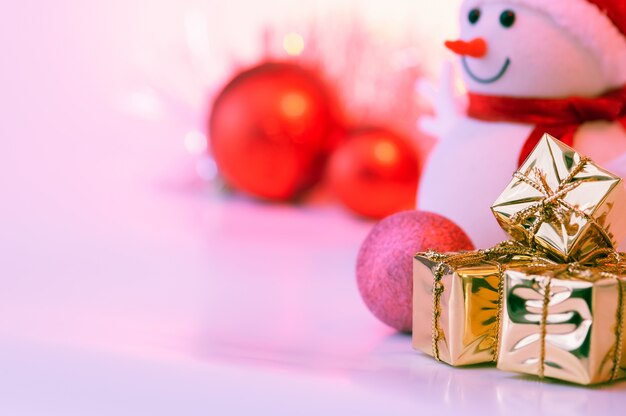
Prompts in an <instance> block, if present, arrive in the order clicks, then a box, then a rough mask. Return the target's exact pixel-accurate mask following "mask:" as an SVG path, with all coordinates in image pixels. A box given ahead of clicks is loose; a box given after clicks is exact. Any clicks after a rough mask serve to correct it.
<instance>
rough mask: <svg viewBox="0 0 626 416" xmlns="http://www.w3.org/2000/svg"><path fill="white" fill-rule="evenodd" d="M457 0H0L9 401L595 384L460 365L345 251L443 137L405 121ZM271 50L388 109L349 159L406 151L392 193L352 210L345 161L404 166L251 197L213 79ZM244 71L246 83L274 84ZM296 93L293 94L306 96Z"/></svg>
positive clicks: (206, 398) (87, 405) (192, 406)
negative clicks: (386, 314)
mask: <svg viewBox="0 0 626 416" xmlns="http://www.w3.org/2000/svg"><path fill="white" fill-rule="evenodd" d="M458 5H459V1H457V0H449V1H445V2H433V1H429V0H391V1H390V0H370V1H365V0H332V1H331V0H328V1H326V0H317V1H313V0H307V1H297V2H295V1H286V0H272V1H257V2H253V1H247V0H230V1H228V2H217V1H213V0H206V1H199V0H198V1H193V0H179V1H166V0H159V1H154V0H152V1H147V0H130V1H128V0H124V1H121V0H111V1H107V2H95V1H77V0H57V1H48V2H41V1H33V0H25V1H20V2H12V3H10V4H9V3H7V4H5V5H4V7H3V8H2V9H3V11H2V13H1V14H0V51H1V54H2V59H1V60H0V62H2V66H1V70H0V85H1V87H2V92H1V94H0V109H1V111H2V122H0V173H1V174H0V195H1V204H0V207H1V208H0V213H1V214H2V215H1V218H2V222H1V233H0V236H1V237H0V245H1V247H0V248H1V251H0V253H1V255H0V368H2V374H3V376H2V377H1V381H0V387H1V388H0V410H1V412H0V413H3V414H11V415H21V414H29V415H30V414H42V415H57V414H58V415H73V414H81V415H83V414H92V415H95V414H116V415H121V414H132V415H137V414H150V415H156V414H207V412H210V411H218V413H217V414H234V413H244V412H251V411H254V412H261V413H263V412H266V413H271V414H280V413H287V414H293V413H295V412H298V414H309V413H310V414H319V413H320V412H333V413H340V412H359V413H360V414H368V413H372V414H374V413H376V414H379V413H380V412H382V411H390V412H399V411H407V412H408V411H411V412H413V411H415V410H429V409H430V410H435V409H437V410H438V411H441V409H442V407H441V406H442V405H443V406H444V407H445V409H447V410H448V411H449V412H451V413H452V412H458V411H459V410H461V409H462V410H464V411H466V412H471V411H473V410H476V411H479V410H480V411H482V410H485V409H487V410H490V409H491V410H502V409H510V408H512V407H515V405H516V403H517V402H518V401H519V399H518V393H519V391H520V389H521V390H523V389H527V393H528V394H530V395H534V396H533V397H536V398H537V406H538V407H537V409H539V406H541V402H542V400H543V401H548V402H552V401H554V400H556V401H558V402H559V403H560V404H561V405H565V406H570V407H571V409H570V410H572V409H573V410H576V409H578V408H579V407H580V406H583V407H584V406H587V402H586V401H585V398H586V394H587V393H584V394H582V393H581V394H580V395H576V400H571V399H572V395H567V396H565V394H566V390H565V391H560V393H559V392H557V393H556V395H555V393H554V391H553V394H552V395H547V394H546V395H545V396H544V393H543V392H542V391H540V390H532V391H531V390H530V387H528V386H529V384H528V383H522V382H523V381H524V380H516V379H514V380H512V381H511V382H510V383H508V384H505V383H502V384H498V383H497V377H504V376H502V375H500V374H499V373H498V374H497V375H496V373H495V370H485V371H487V372H490V371H491V372H493V375H492V376H490V377H491V378H489V377H486V378H483V379H480V380H482V381H477V379H475V378H472V377H471V375H469V373H467V372H463V371H460V372H457V373H455V374H456V375H453V373H452V372H450V371H449V370H448V369H447V368H444V367H442V366H437V365H436V363H434V362H432V360H428V359H424V358H423V357H421V356H419V355H416V354H414V353H412V352H411V348H410V338H409V337H407V336H405V335H398V334H395V333H394V332H393V330H391V329H389V328H387V327H385V326H384V325H383V324H382V323H380V322H378V321H377V320H376V319H375V318H373V317H372V316H371V315H370V313H369V312H368V311H367V309H366V307H365V305H364V304H363V302H362V301H361V299H360V297H359V294H358V290H357V287H356V282H355V277H354V265H355V258H356V253H357V250H358V247H359V245H360V243H361V241H362V240H363V238H364V237H365V236H366V234H367V233H368V232H369V230H370V229H371V227H372V225H373V224H374V222H373V219H375V218H378V217H380V216H384V215H385V214H386V213H389V212H390V210H391V211H393V210H397V209H400V208H406V207H409V206H408V205H411V204H412V202H413V201H414V198H415V195H414V192H415V183H416V181H417V173H418V172H419V168H420V166H421V165H422V162H423V160H424V157H425V156H426V155H427V152H428V150H429V148H430V147H431V146H432V142H433V141H432V139H431V138H428V137H425V136H422V135H420V134H419V133H418V131H417V129H416V128H415V125H416V122H417V120H418V118H419V116H420V114H423V113H424V112H428V111H429V109H428V107H427V106H426V105H425V104H424V103H422V102H421V100H420V98H419V97H417V95H416V93H415V83H416V82H418V81H419V80H420V79H429V80H436V78H437V74H438V71H439V68H440V65H441V63H442V61H443V60H444V59H445V55H444V49H443V47H442V42H443V40H444V39H447V38H450V37H454V36H455V34H456V31H457V13H458ZM268 61H271V62H281V63H283V64H285V65H287V66H286V68H287V69H286V72H288V73H291V75H293V74H294V73H295V77H296V78H297V79H298V80H299V81H297V82H302V83H304V84H305V85H307V83H312V84H313V85H318V84H317V83H319V85H323V86H324V89H325V91H326V92H327V95H326V96H324V97H322V98H324V99H328V101H323V100H322V98H319V97H317V98H315V97H304V99H305V100H308V99H311V100H322V101H311V102H310V103H313V104H314V105H319V106H321V107H323V108H326V107H328V108H329V110H328V114H327V116H328V117H329V119H330V120H331V121H332V123H331V124H332V127H333V129H335V130H333V131H334V134H337V135H343V136H350V135H355V134H361V133H362V132H366V134H369V133H367V132H370V133H371V132H372V131H374V132H375V134H374V138H373V139H372V140H374V141H373V142H372V143H374V145H372V146H370V147H369V148H366V149H365V150H363V149H360V150H359V149H357V150H355V152H356V156H354V155H355V153H351V151H352V150H354V149H352V150H350V149H348V150H345V151H344V153H343V155H344V156H345V157H346V158H347V160H348V162H345V161H344V162H341V163H339V162H337V163H339V165H341V166H344V165H345V164H346V163H347V164H348V165H349V164H350V160H354V159H350V158H351V157H357V161H358V157H361V156H363V155H365V154H366V153H367V152H370V153H371V152H373V153H372V154H373V155H374V156H375V160H376V161H378V162H380V163H383V164H384V163H387V162H389V160H392V161H393V160H396V158H395V156H397V153H394V152H395V150H394V149H400V150H401V151H402V152H405V153H403V154H404V155H409V156H406V158H408V159H402V160H404V162H402V163H403V164H404V165H403V167H402V169H404V170H402V172H406V170H407V169H409V171H410V172H412V174H410V175H408V177H407V176H401V177H402V178H405V179H406V178H408V179H406V180H405V179H402V180H403V181H404V183H403V186H404V187H403V188H401V190H402V191H401V192H400V193H402V195H403V196H404V197H405V198H404V199H403V200H401V201H400V202H398V204H399V205H396V206H391V207H389V206H385V207H381V210H379V211H376V212H363V211H362V209H363V203H364V202H365V203H366V205H367V203H368V201H370V202H372V203H374V202H376V200H377V198H375V197H374V194H366V195H365V196H367V197H368V198H369V199H367V198H365V199H364V198H363V194H361V197H360V198H359V197H358V196H357V197H356V199H355V197H354V195H350V192H349V190H350V189H354V187H353V185H354V186H364V188H358V189H378V190H381V189H382V191H381V192H383V194H384V193H385V192H387V193H388V194H389V192H390V193H391V194H395V193H398V192H396V191H397V188H393V189H391V191H389V188H385V186H384V185H383V188H367V186H369V185H371V184H369V185H368V183H365V184H359V183H350V182H348V183H347V184H346V183H343V182H341V180H339V181H334V182H333V180H328V177H327V176H328V173H327V172H316V175H318V176H322V177H323V178H321V179H320V178H318V180H319V181H318V182H316V185H315V186H314V187H311V186H309V185H307V186H306V189H304V185H303V188H302V189H300V185H302V183H300V182H298V186H295V187H292V188H290V187H289V186H287V190H283V191H284V192H282V191H281V192H282V193H281V192H279V194H278V196H276V195H274V196H272V197H267V195H266V196H265V197H263V198H261V199H258V198H256V197H255V195H254V193H255V191H250V189H249V188H247V187H248V186H251V185H250V183H251V182H246V181H245V180H244V179H241V177H240V176H237V175H238V174H240V173H241V172H240V171H237V168H238V167H241V166H240V165H238V164H235V166H234V167H233V166H232V165H229V166H230V168H229V169H233V172H234V173H232V175H233V176H232V178H234V180H233V179H232V178H231V181H230V182H231V183H229V181H228V180H225V178H224V177H223V175H220V174H218V170H217V163H216V160H215V154H214V152H213V151H212V150H211V146H209V140H210V139H211V137H210V135H211V133H212V131H211V129H210V128H209V120H210V118H211V117H210V115H211V113H212V112H214V111H216V110H215V105H214V104H215V102H216V99H217V97H218V96H219V94H220V93H221V92H222V90H223V88H224V86H225V85H227V84H228V83H229V82H230V81H231V80H232V79H233V78H235V77H237V76H238V75H240V74H241V73H242V72H245V71H248V70H250V69H251V68H252V69H254V68H256V67H257V66H258V65H261V64H263V63H265V62H268ZM281 68H282V67H281ZM294 68H304V71H305V72H303V73H301V72H298V70H297V69H294ZM290 71H291V72H290ZM262 73H263V72H262V71H261V76H260V78H259V79H257V82H258V83H259V84H260V86H261V87H263V85H264V84H263V82H266V81H264V79H263V76H262ZM252 75H253V76H254V75H256V76H259V72H258V70H257V72H254V71H253V72H252ZM298 77H300V78H298ZM287 78H288V77H287ZM287 78H280V77H279V81H280V80H281V79H287ZM267 82H270V84H271V82H276V80H275V79H274V80H270V81H267ZM279 84H280V82H279ZM258 86H259V85H257V87H258ZM270 86H271V85H270ZM279 87H280V85H279ZM251 88H252V90H253V92H252V93H250V94H252V95H250V96H245V95H244V98H243V101H244V102H245V101H246V100H247V99H248V97H252V98H250V99H251V100H252V99H253V98H254V97H256V98H258V97H259V96H261V97H264V96H265V95H264V94H266V91H273V90H271V89H270V90H267V89H263V88H259V89H257V90H255V89H254V86H253V87H251ZM329 97H332V98H329ZM256 98H254V99H256ZM292 98H293V97H292ZM301 98H302V97H300V98H298V97H295V98H294V99H293V100H292V101H289V102H288V105H287V107H285V108H286V109H287V110H285V111H286V112H287V113H289V114H293V113H294V112H295V114H296V115H299V114H300V113H301V112H305V110H306V109H310V108H312V107H309V106H307V105H308V104H306V103H309V102H308V101H306V102H305V104H302V100H301ZM241 100H242V99H241V98H240V101H239V102H240V103H241ZM235 101H236V100H235ZM268 102H269V101H268ZM310 103H309V104H310ZM229 105H231V104H229ZM268 105H270V104H268ZM261 107H264V106H263V105H262V106H261ZM316 108H317V107H316ZM283 110H284V108H283ZM225 111H226V115H222V116H221V117H226V118H228V117H229V115H228V114H229V113H228V112H229V111H235V113H237V111H236V110H232V109H231V110H225ZM289 114H288V115H289ZM316 114H317V115H315V116H314V117H313V120H314V121H316V122H319V117H321V116H320V115H319V114H318V113H316ZM329 114H330V115H329ZM231 116H232V114H231ZM242 117H243V116H242ZM316 117H317V118H316ZM246 122H247V121H246V120H245V119H241V123H246ZM235 124H236V123H235ZM213 128H215V129H217V134H221V130H220V128H219V126H218V127H215V126H213ZM372 129H373V130H372ZM381 132H382V133H381ZM303 137H304V136H303ZM367 137H369V138H371V136H367ZM400 138H401V139H400ZM305 139H306V137H305V138H303V140H305ZM396 139H398V141H396ZM368 140H369V139H368ZM399 142H402V143H404V144H401V145H398V146H399V147H397V148H396V147H393V146H396V144H397V143H399ZM381 143H382V144H381ZM392 145H393V146H392ZM390 146H391V147H390ZM368 149H369V150H368ZM406 149H410V150H406ZM228 152H229V150H228V149H225V150H224V153H222V157H223V158H225V160H232V155H231V154H230V153H228ZM359 152H361V153H359ZM363 152H365V153H363ZM367 154H368V155H369V153H367ZM224 155H225V156H224ZM390 155H391V156H390ZM394 155H395V156H394ZM309 156H310V155H309ZM363 157H365V156H363ZM229 158H230V159H229ZM297 160H298V161H300V162H302V160H309V159H306V158H304V159H297ZM398 160H399V159H398ZM300 162H298V163H300ZM224 163H226V162H224ZM273 163H275V166H278V167H280V166H283V163H282V162H281V160H279V159H276V160H273ZM298 163H296V167H301V166H302V165H298ZM302 163H305V162H302ZM306 163H313V162H310V160H309V161H308V162H306ZM316 163H317V162H316ZM307 166H309V165H307ZM311 166H317V165H315V164H312V165H311ZM407 166H408V168H407ZM250 169H252V170H245V169H244V174H245V173H246V172H248V173H249V172H253V173H254V171H253V167H251V168H250ZM237 172H239V173H237ZM281 172H282V171H281V170H280V169H278V168H277V172H276V177H275V179H276V181H277V182H274V181H270V182H269V183H270V185H271V184H275V183H278V182H279V177H280V174H281ZM289 172H291V173H289ZM289 172H287V173H286V175H289V174H294V172H295V175H296V176H297V175H298V174H299V172H300V171H299V170H298V169H295V170H294V171H289ZM283 173H284V172H283ZM336 175H338V177H339V179H341V178H344V177H349V175H348V174H346V176H342V173H341V172H339V173H337V174H336ZM251 176H252V179H251V180H253V179H255V176H254V174H253V175H251ZM248 179H250V178H248ZM331 179H332V178H331ZM357 179H358V178H357ZM357 179H354V180H357ZM298 180H299V179H298ZM307 180H308V179H307ZM238 181H239V182H238ZM232 182H235V185H236V186H233V183H232ZM253 182H254V181H253ZM296 182H297V181H296ZM366 182H367V181H366ZM288 183H291V182H289V181H288ZM329 183H330V185H329ZM333 183H335V185H334V186H335V187H334V188H333ZM265 184H267V183H265ZM407 184H408V185H407ZM377 186H378V185H377ZM238 187H239V188H242V189H243V192H238V191H241V190H242V189H237V188H238ZM270 188H272V187H271V186H270ZM296 188H297V189H296ZM331 188H332V189H331ZM346 189H347V191H346ZM271 190H272V191H276V189H275V188H273V189H271ZM277 192H278V191H277ZM388 194H387V195H388ZM268 199H269V200H272V201H273V202H269V201H268ZM383 199H384V198H383ZM276 200H278V202H276ZM407 201H408V202H407ZM483 374H484V373H483ZM490 374H491V373H490ZM493 380H496V382H494V381H493ZM520 381H521V382H520ZM561 393H562V394H561ZM559 394H561V396H559ZM597 394H598V395H602V394H603V393H600V392H598V393H597ZM524 397H528V396H524ZM563 397H567V398H568V400H562V398H563ZM598 397H599V399H602V400H599V401H602V402H603V403H605V404H606V406H610V404H611V398H610V397H608V396H602V397H600V396H598ZM559 398H561V399H559ZM568 409H569V407H568ZM565 410H567V409H565Z"/></svg>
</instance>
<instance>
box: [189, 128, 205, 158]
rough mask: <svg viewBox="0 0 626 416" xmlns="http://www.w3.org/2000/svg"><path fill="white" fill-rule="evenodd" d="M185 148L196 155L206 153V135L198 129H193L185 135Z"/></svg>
mask: <svg viewBox="0 0 626 416" xmlns="http://www.w3.org/2000/svg"><path fill="white" fill-rule="evenodd" d="M185 149H187V151H188V152H189V153H191V154H194V155H199V154H202V153H204V152H205V151H206V150H207V140H206V136H205V135H204V134H202V133H201V132H199V131H197V130H191V131H190V132H188V133H187V134H186V135H185Z"/></svg>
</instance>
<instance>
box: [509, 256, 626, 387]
mask: <svg viewBox="0 0 626 416" xmlns="http://www.w3.org/2000/svg"><path fill="white" fill-rule="evenodd" d="M613 269H614V270H609V271H607V268H606V267H595V268H584V267H582V266H577V265H559V266H552V267H549V268H534V269H533V268H530V269H524V268H520V269H509V270H507V271H506V272H505V273H504V298H503V315H502V330H501V334H500V352H499V356H498V368H499V369H501V370H507V371H515V372H521V373H527V374H533V375H537V376H539V377H542V378H543V377H549V378H554V379H559V380H564V381H568V382H572V383H578V384H584V385H588V384H596V383H603V382H608V381H612V380H615V379H618V378H623V377H625V376H626V345H625V342H626V337H624V335H623V334H624V314H625V313H626V310H625V302H624V296H625V294H626V279H625V278H623V277H620V276H624V275H625V274H626V268H624V267H618V268H617V270H615V269H616V268H615V267H613Z"/></svg>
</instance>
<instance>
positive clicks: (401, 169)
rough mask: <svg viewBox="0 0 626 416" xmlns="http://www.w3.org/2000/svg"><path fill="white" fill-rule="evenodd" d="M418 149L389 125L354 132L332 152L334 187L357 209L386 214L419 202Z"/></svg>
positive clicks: (330, 172) (330, 169)
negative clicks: (416, 199) (384, 127)
mask: <svg viewBox="0 0 626 416" xmlns="http://www.w3.org/2000/svg"><path fill="white" fill-rule="evenodd" d="M418 168H419V166H418V160H417V152H416V150H415V149H414V147H413V146H412V145H411V144H410V142H409V141H408V140H406V139H404V138H403V137H401V136H399V135H397V134H395V133H393V132H391V131H388V130H385V129H378V128H376V129H367V130H360V131H356V132H353V133H352V134H351V135H350V136H349V137H348V138H347V140H346V141H345V142H343V143H342V144H341V145H340V146H339V147H338V148H337V149H336V150H335V152H334V153H333V155H332V156H331V159H330V162H329V166H328V180H329V184H330V187H331V189H332V190H333V192H334V193H335V194H336V195H337V197H338V198H339V199H340V200H341V202H342V203H343V204H344V205H346V206H347V207H348V208H349V209H350V210H352V211H353V212H355V213H357V214H359V215H362V216H365V217H370V218H384V217H386V216H387V215H391V214H393V213H394V212H399V211H402V210H406V209H411V208H413V207H414V206H415V196H416V191H417V181H418V179H419V174H418Z"/></svg>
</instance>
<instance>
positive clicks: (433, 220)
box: [356, 211, 474, 332]
mask: <svg viewBox="0 0 626 416" xmlns="http://www.w3.org/2000/svg"><path fill="white" fill-rule="evenodd" d="M429 249H433V250H437V251H441V252H451V251H463V250H473V249H474V245H473V244H472V242H471V240H470V239H469V237H468V236H467V235H466V234H465V232H464V231H463V230H462V229H461V228H460V227H458V226H457V225H456V224H454V223H453V222H452V221H450V220H448V219H446V218H445V217H442V216H441V215H438V214H433V213H430V212H425V211H404V212H400V213H397V214H394V215H391V216H389V217H387V218H385V219H383V220H382V221H380V222H379V223H378V224H376V225H375V226H374V228H373V229H372V231H371V232H370V233H369V235H368V236H367V237H366V239H365V241H364V242H363V245H362V246H361V249H360V250H359V254H358V258H357V268H356V274H357V284H358V287H359V291H360V293H361V297H362V298H363V301H364V302H365V304H366V305H367V307H368V308H369V310H370V311H371V312H372V313H373V314H374V316H376V317H377V318H378V319H380V320H381V321H382V322H384V323H385V324H387V325H389V326H391V327H392V328H395V329H397V330H398V331H402V332H411V325H412V297H413V278H412V268H413V255H414V254H415V253H417V252H420V251H426V250H429Z"/></svg>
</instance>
